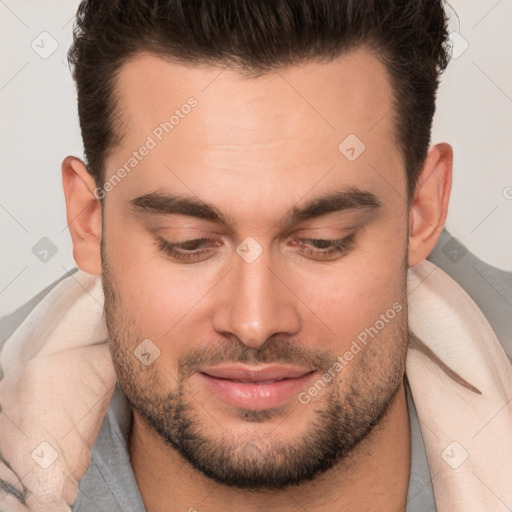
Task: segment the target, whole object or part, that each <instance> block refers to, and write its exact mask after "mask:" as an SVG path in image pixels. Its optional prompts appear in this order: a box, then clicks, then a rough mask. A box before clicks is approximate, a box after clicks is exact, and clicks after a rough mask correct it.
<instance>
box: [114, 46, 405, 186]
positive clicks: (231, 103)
mask: <svg viewBox="0 0 512 512" xmlns="http://www.w3.org/2000/svg"><path fill="white" fill-rule="evenodd" d="M116 98H117V107H118V114H119V117H120V119H121V120H122V125H121V131H122V133H123V142H122V144H121V145H120V146H119V147H117V148H115V149H114V151H113V153H112V154H111V156H110V157H109V160H108V161H107V164H108V165H109V169H110V170H111V171H112V170H115V168H116V167H118V166H120V165H122V164H123V163H124V162H126V161H127V158H129V156H130V155H131V154H132V152H133V151H135V150H136V149H137V148H139V147H140V146H141V145H142V144H143V143H145V141H147V139H148V136H149V137H150V138H151V139H152V140H153V141H154V142H155V146H156V148H155V149H153V150H151V151H150V152H149V155H148V156H146V157H145V159H144V162H142V164H140V165H139V171H140V172H139V171H138V172H137V173H132V174H133V177H130V180H127V181H129V183H127V184H126V185H127V187H128V189H129V188H130V187H132V188H134V189H135V188H137V189H140V187H141V186H145V187H146V188H147V189H151V188H153V189H154V188H155V187H158V186H160V185H161V181H162V179H164V176H167V175H168V174H169V169H168V168H169V167H171V168H175V169H178V170H182V171H183V173H186V176H187V179H189V180H191V182H194V180H196V182H197V179H199V176H200V178H201V180H202V182H204V181H205V180H206V181H208V180H210V181H211V180H213V179H220V180H222V179H224V178H226V177H227V176H231V177H232V178H236V179H238V178H241V177H243V179H244V180H245V181H246V183H248V184H254V185H256V184H261V183H262V181H263V180H265V179H267V180H274V181H276V180H278V181H280V182H282V183H283V184H284V181H283V180H286V179H289V178H290V176H293V177H294V179H295V178H297V179H298V180H299V181H300V180H302V179H304V180H305V181H304V186H306V182H308V183H309V185H310V186H311V179H312V175H313V174H315V175H317V176H318V177H319V176H320V175H321V174H322V173H325V171H327V170H328V169H329V168H330V167H332V165H337V167H338V168H339V169H340V171H337V172H338V176H339V177H340V179H343V177H350V175H351V174H352V175H354V176H357V177H358V178H360V179H361V178H362V179H366V178H370V175H371V174H372V172H371V171H370V170H369V168H368V165H370V166H377V168H379V169H380V171H381V172H382V173H384V174H386V172H389V169H386V167H389V168H390V169H394V170H395V173H396V169H397V168H398V169H402V161H401V155H400V152H399V150H398V146H397V145H396V143H395V140H394V136H393V133H394V130H393V109H392V89H391V85H390V81H389V77H388V73H387V70H386V68H385V66H384V65H383V64H382V63H381V62H380V61H379V60H378V58H377V57H375V56H374V55H373V54H371V53H370V52H369V51H367V50H362V49H359V50H356V51H353V52H350V53H348V54H346V55H343V56H340V57H338V58H336V59H334V60H332V61H331V62H328V63H319V62H307V63H304V64H301V65H296V66H289V67H285V68H282V69H280V70H278V71H273V72H269V73H267V74H264V75H262V76H258V77H256V78H247V77H246V76H243V75H241V74H240V73H238V72H237V71H235V70H233V69H230V68H227V67H225V68H223V67H220V66H211V65H199V64H187V65H185V64H182V63H177V62H173V61H171V60H167V59H164V58H161V57H158V56H156V55H151V54H139V55H137V56H136V57H135V58H133V59H131V60H130V61H128V62H126V63H125V64H124V65H123V66H122V68H121V69H120V72H119V74H118V77H117V83H116ZM191 98H193V101H195V106H194V107H193V108H189V107H188V106H187V107H184V105H186V104H187V103H189V104H190V99H191ZM344 141H348V142H347V143H344ZM340 144H341V146H340ZM354 144H355V146H354ZM346 146H354V147H355V151H356V152H358V151H360V150H361V149H362V148H364V158H358V159H357V160H356V161H351V160H350V159H347V155H344V154H343V152H342V151H344V148H345V149H347V148H346ZM340 148H341V149H340ZM349 149H350V148H349ZM291 171H293V172H291ZM390 179H393V178H390ZM356 181H357V180H356ZM399 181H403V180H399Z"/></svg>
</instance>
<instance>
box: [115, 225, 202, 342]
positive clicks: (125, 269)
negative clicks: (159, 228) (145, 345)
mask: <svg viewBox="0 0 512 512" xmlns="http://www.w3.org/2000/svg"><path fill="white" fill-rule="evenodd" d="M111 226H112V227H110V228H109V233H108V234H107V235H106V240H108V243H107V244H106V251H107V253H108V259H109V263H110V265H111V267H112V271H113V273H114V275H115V279H116V286H117V289H118V292H119V294H120V297H121V300H122V303H123V308H124V311H125V314H126V315H127V316H128V317H129V318H130V321H131V322H133V324H134V325H135V326H136V327H137V330H138V331H139V333H141V335H143V336H144V337H147V338H150V339H154V340H162V339H163V338H164V337H165V336H172V329H173V328H174V326H175V325H177V324H178V323H180V326H181V325H182V322H183V320H185V319H186V320H187V321H188V318H187V315H188V314H189V313H190V312H191V311H192V310H193V309H194V307H195V306H196V305H197V304H198V303H199V301H200V299H201V297H203V296H204V295H205V294H206V293H207V291H208V283H209V281H207V280H206V279H201V277H200V276H198V275H197V273H193V274H192V273H191V270H192V269H191V268H188V267H187V266H178V265H176V264H174V263H172V262H171V261H170V260H168V259H167V258H166V257H165V255H163V253H160V252H159V251H158V249H157V248H156V247H155V246H153V245H152V241H151V240H150V238H149V236H148V234H147V233H142V232H139V231H137V229H136V228H135V227H134V228H133V229H132V227H131V226H127V225H126V224H123V225H122V226H116V225H115V224H112V225H111Z"/></svg>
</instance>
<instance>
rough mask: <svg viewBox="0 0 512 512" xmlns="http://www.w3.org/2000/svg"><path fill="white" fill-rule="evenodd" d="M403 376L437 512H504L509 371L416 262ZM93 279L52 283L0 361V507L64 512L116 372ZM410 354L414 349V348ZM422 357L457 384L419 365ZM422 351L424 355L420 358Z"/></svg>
mask: <svg viewBox="0 0 512 512" xmlns="http://www.w3.org/2000/svg"><path fill="white" fill-rule="evenodd" d="M407 284H408V301H409V328H410V330H411V331H412V333H414V335H415V336H416V337H417V338H419V339H420V340H422V342H423V344H424V345H421V344H418V343H417V342H415V343H414V344H412V345H411V348H410V349H409V351H408V355H407V365H406V372H407V377H408V380H409V384H410V388H411V392H412V395H413V398H414V402H415V405H416V409H417V412H418V416H419V420H420V425H421V430H422V434H423V438H424V442H425V447H426V451H427V458H428V463H429V468H430V472H431V475H432V481H433V487H434V493H435V501H436V506H437V510H438V512H472V511H474V512H494V511H496V512H498V511H499V512H501V511H505V510H510V507H512V365H511V364H510V361H509V360H508V359H507V357H506V354H505V352H504V350H503V348H502V347H501V345H500V343H499V341H498V339H497V338H496V335H495V334H494V332H493V330H492V329H491V327H490V325H489V323H488V322H487V320H486V319H485V317H484V316H483V314H482V312H481V311H480V310H479V309H478V307H477V306H476V304H475V303H474V302H473V301H472V300H471V299H470V297H469V296H468V295H467V294H466V293H465V292H464V290H463V289H462V288H461V287H460V286H459V285H458V284H457V283H455V281H453V280H452V279H451V278H450V277H449V276H448V275H446V274H445V273H444V272H443V271H442V270H440V269H439V268H438V267H436V266H435V265H434V264H432V263H430V262H428V261H426V260H425V261H423V262H421V263H420V264H418V265H416V266H415V267H413V268H411V269H409V272H408V283H407ZM102 313H103V291H102V287H101V279H99V278H98V277H95V276H92V275H90V274H87V273H85V272H83V271H80V270H79V271H78V272H76V273H75V274H73V275H71V276H70V277H68V278H66V279H64V280H63V281H61V282H60V283H59V284H57V285H56V286H55V287H54V288H53V289H52V290H51V291H50V292H49V293H48V294H47V295H46V296H45V297H44V298H43V300H42V301H41V302H40V303H39V304H38V305H37V306H36V307H35V309H34V310H33V311H32V312H31V313H30V314H29V315H28V316H27V317H26V318H25V320H24V321H23V322H22V323H21V325H20V326H19V327H18V329H17V330H16V331H15V332H14V333H13V334H12V336H11V337H10V338H9V339H8V340H7V341H6V342H5V345H4V348H3V350H2V352H1V353H0V367H1V368H2V369H3V371H4V377H3V379H2V380H1V381H0V404H1V407H2V413H1V414H0V510H1V511H5V510H9V511H18V510H19V511H31V512H43V511H44V512H57V511H58V512H60V511H69V510H70V506H69V504H72V503H74V501H75V499H76V496H77V489H78V482H79V480H80V478H81V477H82V476H83V475H84V474H85V472H86V471H87V468H88V465H89V461H90V450H91V447H92V445H93V444H94V440H95V438H96V436H97V434H98V431H99V428H100V426H101V423H102V421H103V418H104V416H105V413H106V411H107V409H108V405H109V401H110V398H111V396H112V393H113V390H114V385H115V382H116V376H115V372H114V368H113V364H112V359H111V357H110V352H109V350H108V345H107V341H106V339H107V333H106V327H105V324H104V320H103V317H102ZM418 348H419V349H418ZM429 349H430V350H431V351H432V352H433V353H434V354H435V355H437V356H438V357H439V358H440V359H441V360H442V361H443V362H444V363H445V364H446V365H447V366H449V367H450V368H452V369H453V370H454V371H455V372H456V373H457V374H458V375H459V376H460V377H462V379H464V380H466V381H468V382H469V383H471V384H472V385H473V386H475V387H476V388H478V390H480V391H481V394H478V393H475V392H474V391H471V390H470V389H468V388H467V387H464V386H462V385H460V384H458V383H456V382H455V381H454V380H453V379H452V378H450V377H449V376H448V375H447V374H446V373H445V372H444V371H443V370H442V369H441V368H440V366H439V365H437V364H435V363H434V362H433V361H432V359H431V358H429V357H427V355H426V354H427V353H428V352H429ZM430 355H432V353H430Z"/></svg>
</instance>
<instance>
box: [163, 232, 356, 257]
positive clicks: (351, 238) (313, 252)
mask: <svg viewBox="0 0 512 512" xmlns="http://www.w3.org/2000/svg"><path fill="white" fill-rule="evenodd" d="M298 240H299V245H302V244H303V243H304V242H317V243H318V242H321V243H322V244H330V245H331V247H330V248H329V249H328V250H325V251H322V250H320V251H319V250H318V249H311V248H307V250H303V251H302V252H303V253H304V254H305V255H306V256H307V257H313V259H320V260H323V261H327V260H329V258H331V257H332V256H335V255H340V256H342V255H344V254H346V253H348V252H349V251H350V250H352V248H353V246H354V244H355V233H351V234H350V235H348V236H346V237H345V238H334V239H332V238H299V239H298ZM206 242H213V243H217V242H216V241H215V240H212V239H211V238H208V237H202V238H194V239H190V240H185V241H183V242H179V243H172V242H169V241H168V240H165V239H164V238H161V237H157V245H158V249H159V250H160V251H163V252H164V253H166V254H167V255H168V256H170V257H171V258H174V259H176V260H179V261H182V262H188V261H190V260H191V259H195V258H198V257H199V256H201V255H203V254H205V253H208V252H211V250H212V249H203V250H192V251H191V250H188V251H186V252H182V251H181V250H180V249H186V246H187V245H188V244H192V243H193V244H194V245H199V246H201V245H203V244H204V243H206ZM201 261H203V260H201Z"/></svg>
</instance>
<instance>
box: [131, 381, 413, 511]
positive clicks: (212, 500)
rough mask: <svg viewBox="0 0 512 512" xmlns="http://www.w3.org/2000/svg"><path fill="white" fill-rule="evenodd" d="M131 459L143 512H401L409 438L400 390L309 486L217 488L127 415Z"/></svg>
mask: <svg viewBox="0 0 512 512" xmlns="http://www.w3.org/2000/svg"><path fill="white" fill-rule="evenodd" d="M130 455H131V462H132V466H133V470H134V473H135V478H136V480H137V485H138V487H139V490H140V493H141V496H142V499H143V501H144V504H145V506H146V509H147V511H148V512H164V511H165V512H178V511H190V512H194V511H195V510H196V509H197V510H208V511H209V512H225V511H226V510H231V509H232V506H233V503H236V508H237V510H238V511H240V512H255V511H261V510H265V512H273V511H280V512H291V511H296V510H297V509H298V508H300V509H302V508H303V509H304V510H306V509H307V510H308V511H311V512H319V511H325V510H331V511H333V512H336V511H340V512H341V511H345V510H351V511H358V512H359V511H361V512H362V511H365V512H371V511H377V510H378V511H380V510H394V511H397V512H402V511H405V503H406V497H407V489H408V484H409V468H410V431H409V415H408V409H407V400H406V395H405V387H404V383H403V381H402V384H401V386H400V389H399V390H398V392H397V394H396V395H395V398H394V400H393V402H392V404H391V405H390V407H389V409H388V411H387V413H386V415H385V416H384V417H383V418H382V419H381V421H380V422H379V424H378V425H376V426H375V427H374V428H373V429H372V431H371V433H370V434H369V435H368V436H367V437H366V438H365V439H364V440H363V441H361V442H360V443H359V444H358V445H357V446H356V447H355V448H354V449H353V450H352V452H351V453H350V454H349V455H348V456H347V458H346V459H345V460H343V461H341V462H340V463H339V464H338V465H336V466H335V467H333V468H332V469H330V470H329V471H327V472H325V473H324V474H322V475H320V476H318V477H317V478H315V479H314V480H312V481H310V482H306V483H303V484H301V485H300V486H297V487H290V488H288V489H283V490H277V491H275V490H273V491H252V490H243V489H236V488H230V487H226V486H223V485H220V484H218V483H216V482H214V481H213V480H211V479H209V478H208V477H206V476H204V475H203V474H202V473H200V472H198V471H197V470H196V469H194V468H192V466H190V465H189V464H188V462H187V461H185V460H184V459H183V458H182V457H181V456H180V455H179V454H178V452H176V451H175V450H174V449H173V448H171V447H170V446H169V445H167V444H166V443H165V442H164V441H163V440H162V438H161V437H160V436H159V435H158V434H157V433H156V432H155V431H154V430H153V429H152V427H150V426H149V425H148V424H147V423H146V422H145V420H144V419H143V418H142V417H141V416H140V415H139V414H138V413H137V412H136V411H134V417H133V429H132V435H131V439H130Z"/></svg>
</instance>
